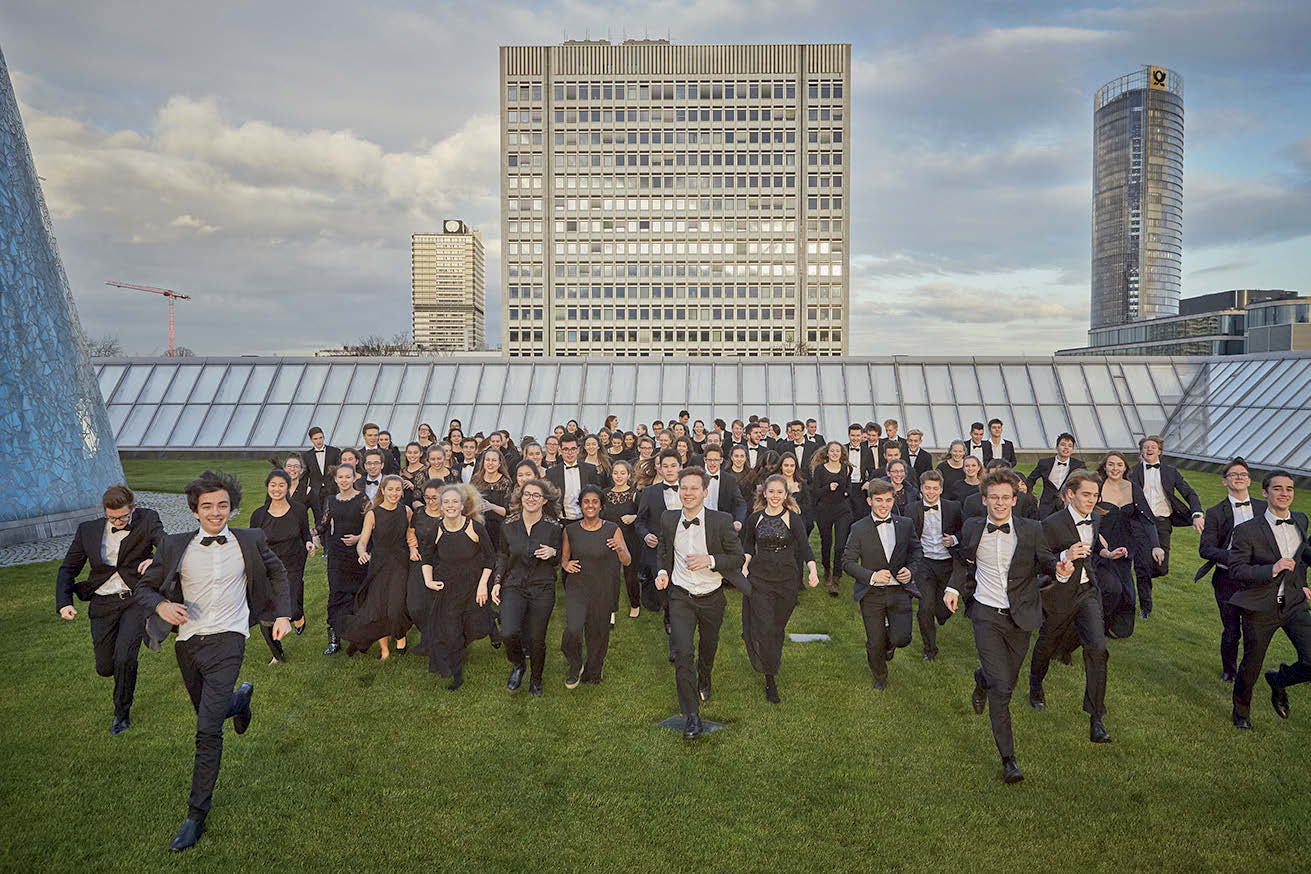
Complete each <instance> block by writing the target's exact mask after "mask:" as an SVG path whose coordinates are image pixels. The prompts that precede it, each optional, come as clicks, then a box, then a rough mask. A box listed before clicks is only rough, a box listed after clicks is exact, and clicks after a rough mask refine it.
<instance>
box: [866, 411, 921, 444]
mask: <svg viewBox="0 0 1311 874" xmlns="http://www.w3.org/2000/svg"><path fill="white" fill-rule="evenodd" d="M901 418H902V417H901V407H894V406H891V405H888V404H879V405H878V406H877V407H875V408H874V421H875V422H878V423H879V425H880V426H881V425H882V424H883V423H884V422H886V421H887V420H888V419H896V420H897V423H898V424H899V425H901V427H900V428H899V429H898V430H897V434H898V435H899V436H901V437H905V436H906V423H905V422H903V421H902V420H901ZM910 427H912V428H914V427H915V426H914V425H911V426H910Z"/></svg>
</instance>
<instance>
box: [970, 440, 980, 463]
mask: <svg viewBox="0 0 1311 874" xmlns="http://www.w3.org/2000/svg"><path fill="white" fill-rule="evenodd" d="M969 446H970V451H969V454H970V455H973V456H974V457H975V458H977V459H978V460H979V461H983V444H982V443H971V444H970V445H969Z"/></svg>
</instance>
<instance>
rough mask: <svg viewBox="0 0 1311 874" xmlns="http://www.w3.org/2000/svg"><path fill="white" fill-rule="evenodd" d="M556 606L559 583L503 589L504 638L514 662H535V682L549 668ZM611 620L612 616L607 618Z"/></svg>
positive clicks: (532, 665) (512, 662) (532, 677)
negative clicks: (548, 646) (548, 651)
mask: <svg viewBox="0 0 1311 874" xmlns="http://www.w3.org/2000/svg"><path fill="white" fill-rule="evenodd" d="M554 609H555V585H554V584H552V585H549V586H547V585H540V586H530V587H528V588H519V587H517V586H515V587H512V588H508V589H507V588H502V589H501V639H502V640H504V641H505V657H506V658H507V659H509V660H510V664H512V665H522V664H524V663H525V662H526V661H529V662H531V667H532V675H531V677H530V679H531V680H532V681H533V682H536V683H540V682H542V670H543V669H544V668H545V667H546V629H547V626H548V625H550V624H551V611H552V610H554ZM606 622H607V623H608V622H609V616H608V615H607V617H606Z"/></svg>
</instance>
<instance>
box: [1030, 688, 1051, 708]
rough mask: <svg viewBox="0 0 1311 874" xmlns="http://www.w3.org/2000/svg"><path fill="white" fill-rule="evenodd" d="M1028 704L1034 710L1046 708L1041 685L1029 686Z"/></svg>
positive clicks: (1045, 698) (1045, 697)
mask: <svg viewBox="0 0 1311 874" xmlns="http://www.w3.org/2000/svg"><path fill="white" fill-rule="evenodd" d="M1029 706H1030V707H1032V708H1033V709H1034V710H1046V709H1047V696H1046V695H1045V694H1044V693H1043V691H1042V686H1030V687H1029Z"/></svg>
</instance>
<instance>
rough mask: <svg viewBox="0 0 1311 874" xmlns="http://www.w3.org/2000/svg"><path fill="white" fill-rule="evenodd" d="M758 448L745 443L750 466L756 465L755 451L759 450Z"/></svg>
mask: <svg viewBox="0 0 1311 874" xmlns="http://www.w3.org/2000/svg"><path fill="white" fill-rule="evenodd" d="M759 449H760V447H759V446H752V445H751V444H749V443H748V444H747V463H748V464H750V465H751V466H752V467H755V466H756V453H757V452H758V451H759Z"/></svg>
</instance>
